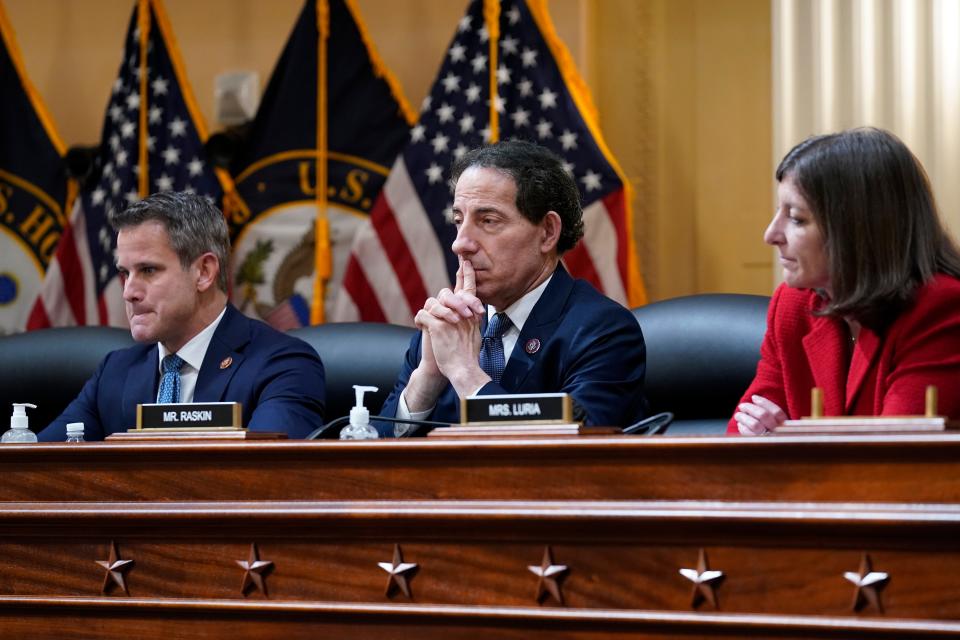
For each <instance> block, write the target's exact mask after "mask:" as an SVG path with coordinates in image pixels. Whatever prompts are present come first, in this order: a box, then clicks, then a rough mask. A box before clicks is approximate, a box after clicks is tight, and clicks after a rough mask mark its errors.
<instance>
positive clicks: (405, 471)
mask: <svg viewBox="0 0 960 640" xmlns="http://www.w3.org/2000/svg"><path fill="white" fill-rule="evenodd" d="M0 468H2V469H3V478H2V482H0V575H2V576H3V578H2V580H0V635H2V636H3V637H18V636H19V635H27V634H30V635H32V636H33V637H57V638H87V637H99V638H112V637H117V638H119V637H142V638H162V637H165V638H169V637H181V636H184V635H192V636H201V635H204V634H206V635H207V636H208V637H224V636H226V635H229V636H230V637H231V638H232V639H234V640H237V639H239V638H247V637H250V638H255V637H270V636H274V635H280V634H283V635H284V636H285V637H292V638H299V637H303V638H313V637H319V636H321V635H325V634H326V635H329V637H371V638H372V637H388V636H389V637H411V638H413V637H416V638H431V637H435V638H461V637H462V638H474V637H506V638H539V637H544V638H548V637H549V638H556V637H565V638H578V639H579V638H584V639H586V638H590V639H592V638H611V637H622V635H623V634H629V635H630V636H631V637H650V638H666V637H675V636H676V635H679V634H683V635H684V637H690V638H696V637H714V638H715V637H731V638H732V637H743V636H745V635H752V636H771V635H776V636H777V637H784V638H805V637H822V638H827V637H829V638H833V637H837V638H840V637H862V636H863V635H866V634H871V635H874V636H881V637H882V636H886V637H904V636H906V635H914V636H915V635H922V636H928V635H929V636H945V635H946V636H949V635H960V597H958V595H960V435H953V434H937V435H918V436H903V435H886V436H824V437H800V436H797V437H776V438H750V439H747V438H744V439H740V438H694V437H691V438H630V437H621V436H607V437H582V438H554V439H514V440H467V441H464V440H450V441H443V440H439V441H433V440H407V441H392V442H331V441H324V442H255V443H245V442H216V443H213V442H211V443H185V444H163V443H145V444H130V443H119V444H113V443H85V444H83V445H79V446H77V445H66V444H51V445H5V446H3V447H0ZM111 554H112V555H111ZM128 560H131V561H132V562H129V563H127V562H126V561H128ZM98 561H99V562H101V563H105V564H106V565H108V566H112V567H114V573H115V574H117V575H118V576H119V577H120V578H122V582H123V584H122V585H121V584H120V581H118V580H117V579H115V578H114V577H113V576H111V574H110V573H109V571H108V570H107V569H105V568H104V567H103V566H102V565H101V564H98ZM118 563H119V564H118ZM238 563H246V565H243V566H242V565H241V564H238ZM258 563H269V564H266V565H262V564H258ZM407 564H411V565H415V566H413V567H406V566H405V565H407ZM381 565H384V566H381ZM247 567H252V568H253V569H256V571H253V572H252V573H251V572H250V571H248V570H247ZM560 567H564V569H560ZM531 568H532V569H531ZM387 569H390V570H392V571H393V572H394V573H395V574H396V577H394V578H393V579H391V577H390V574H389V573H388V571H387ZM681 569H689V570H693V571H692V573H690V572H687V573H688V574H689V575H692V576H694V577H697V576H698V574H699V577H700V579H701V581H702V582H701V586H700V587H697V586H696V585H695V583H694V582H692V581H690V579H688V578H687V577H685V576H684V575H683V574H682V573H681V571H680V570H681ZM705 571H720V572H722V574H723V575H722V577H716V579H713V580H710V579H709V578H711V577H714V576H713V574H709V573H704V572H705ZM871 571H872V572H873V573H874V574H877V573H884V574H887V575H886V580H883V581H880V582H874V584H875V585H878V586H872V587H871V585H869V584H866V585H864V584H861V586H860V587H859V588H858V586H857V585H856V584H854V582H860V583H869V582H871V581H876V580H879V578H878V577H877V576H874V577H872V578H869V579H862V578H864V577H865V576H867V575H869V574H870V573H871ZM258 572H259V573H258ZM538 573H543V574H546V577H545V578H544V579H541V578H540V577H539V575H538ZM848 573H849V574H851V575H850V576H847V577H845V574H848ZM851 580H852V581H851ZM123 587H125V589H124V588H123ZM65 630H68V631H66V632H65Z"/></svg>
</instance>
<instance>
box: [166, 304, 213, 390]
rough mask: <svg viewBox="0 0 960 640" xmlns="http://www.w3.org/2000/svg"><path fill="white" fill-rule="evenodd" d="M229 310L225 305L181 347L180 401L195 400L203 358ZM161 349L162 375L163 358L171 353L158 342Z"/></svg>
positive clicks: (178, 353)
mask: <svg viewBox="0 0 960 640" xmlns="http://www.w3.org/2000/svg"><path fill="white" fill-rule="evenodd" d="M226 312H227V308H226V307H224V308H223V311H221V312H220V315H218V316H217V317H216V318H215V319H214V321H213V322H211V323H210V324H208V325H207V326H206V327H204V329H203V331H201V332H200V333H198V334H197V335H195V336H193V337H192V338H190V340H189V341H188V342H187V344H185V345H183V346H182V347H180V350H179V351H177V355H178V356H180V358H181V359H182V360H183V367H182V368H181V369H180V402H193V392H194V390H195V389H196V388H197V378H198V377H199V376H200V365H202V364H203V358H204V356H206V355H207V349H208V348H209V347H210V341H211V340H213V334H214V332H215V331H216V330H217V327H218V326H220V321H221V320H223V314H225V313H226ZM157 347H159V349H160V364H159V368H160V376H161V377H162V376H163V359H164V358H166V357H167V356H168V355H170V352H169V351H167V349H166V347H164V346H163V345H162V344H160V343H157ZM159 396H160V390H159V389H157V399H158V400H159Z"/></svg>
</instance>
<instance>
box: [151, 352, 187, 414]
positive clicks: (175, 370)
mask: <svg viewBox="0 0 960 640" xmlns="http://www.w3.org/2000/svg"><path fill="white" fill-rule="evenodd" d="M184 364H185V363H184V360H183V358H181V357H180V356H178V355H177V354H175V353H171V354H170V355H168V356H167V357H166V358H164V359H163V377H161V378H160V392H159V393H158V394H157V402H159V403H160V404H170V403H172V402H180V368H181V367H183V365H184Z"/></svg>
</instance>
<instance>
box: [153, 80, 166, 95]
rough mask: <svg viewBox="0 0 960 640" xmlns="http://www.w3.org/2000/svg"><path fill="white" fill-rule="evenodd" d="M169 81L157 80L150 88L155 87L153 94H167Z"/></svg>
mask: <svg viewBox="0 0 960 640" xmlns="http://www.w3.org/2000/svg"><path fill="white" fill-rule="evenodd" d="M169 84H170V83H169V81H167V80H165V79H164V78H156V79H155V80H154V81H153V82H151V83H150V86H151V87H153V92H154V93H155V94H157V95H158V96H162V95H164V94H166V93H167V86H168V85H169Z"/></svg>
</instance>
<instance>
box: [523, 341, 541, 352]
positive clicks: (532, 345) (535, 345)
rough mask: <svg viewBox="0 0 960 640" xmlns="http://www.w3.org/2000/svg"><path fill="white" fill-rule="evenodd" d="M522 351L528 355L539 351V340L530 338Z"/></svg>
mask: <svg viewBox="0 0 960 640" xmlns="http://www.w3.org/2000/svg"><path fill="white" fill-rule="evenodd" d="M523 350H524V351H526V352H527V353H529V354H530V355H533V354H535V353H536V352H537V351H540V340H539V339H538V338H530V339H529V340H527V343H526V344H525V345H523Z"/></svg>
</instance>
